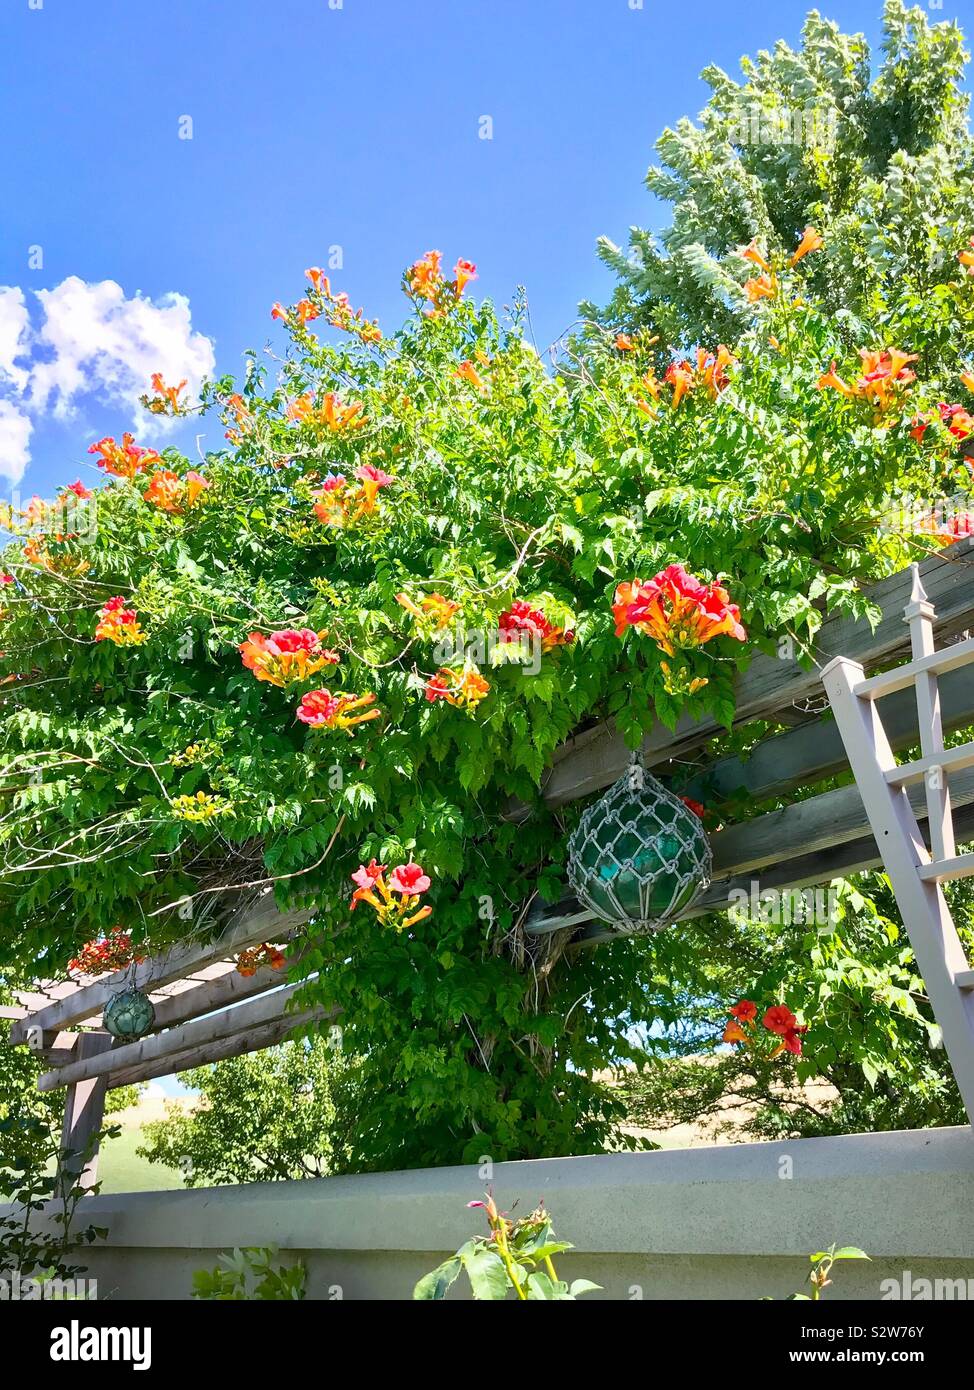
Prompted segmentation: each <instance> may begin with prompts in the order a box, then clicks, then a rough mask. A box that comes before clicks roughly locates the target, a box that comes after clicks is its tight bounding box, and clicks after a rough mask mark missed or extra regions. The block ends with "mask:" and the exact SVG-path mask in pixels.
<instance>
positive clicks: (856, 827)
mask: <svg viewBox="0 0 974 1390" xmlns="http://www.w3.org/2000/svg"><path fill="white" fill-rule="evenodd" d="M950 794H951V803H952V805H953V806H955V807H958V808H960V807H965V806H970V805H971V804H972V803H974V768H968V769H966V770H965V771H963V772H959V773H958V774H957V775H956V776H954V777H952V778H951V779H950ZM908 795H909V798H910V804H911V805H912V807H913V809H914V811H915V813H916V814H917V816H918V817H919V818H921V819H924V818H925V817H926V813H927V810H926V797H925V789H924V787H923V786H922V785H918V786H913V787H911V788H909V790H908ZM869 840H871V836H870V834H869V821H868V818H867V816H866V811H865V808H864V806H863V804H862V798H861V797H860V795H859V790H858V788H857V787H856V786H855V785H854V784H852V785H850V786H848V787H838V788H836V789H835V790H834V791H829V792H822V794H821V795H820V796H813V797H809V798H808V800H807V801H795V802H793V803H792V804H791V805H790V806H786V807H784V809H783V810H780V811H771V812H769V813H768V814H767V815H765V816H757V817H756V818H755V819H754V820H750V821H741V822H740V823H739V824H737V825H729V826H727V827H726V829H724V830H718V831H717V832H716V833H715V834H714V835H713V836H712V837H711V846H712V849H713V853H714V871H713V881H712V883H711V886H710V888H709V889H708V894H707V896H705V897H704V898H701V900H700V902H699V903H698V904H697V905H696V906H695V908H694V909H693V912H692V914H688V915H695V916H698V915H700V914H701V913H703V912H713V911H719V910H720V909H721V908H722V907H724V906H726V904H727V901H728V899H729V897H730V892H731V887H730V885H731V883H732V881H733V882H734V886H735V887H740V886H741V883H740V882H739V880H740V879H741V878H742V877H744V878H747V879H749V878H750V876H751V875H753V874H755V873H757V872H758V871H760V872H761V884H762V886H769V887H770V886H779V887H783V886H786V883H787V885H788V886H794V885H795V883H796V879H795V878H794V877H793V876H792V875H793V874H794V873H795V871H796V867H797V865H798V863H799V861H802V860H805V861H807V860H808V858H809V857H810V856H813V855H819V856H821V857H820V858H819V859H818V861H817V868H818V869H821V870H822V875H821V877H819V878H817V879H815V880H809V881H815V882H820V883H821V882H824V881H826V880H827V879H828V878H834V877H835V876H836V875H837V874H841V873H843V872H852V870H851V868H848V867H847V868H846V869H843V868H842V867H841V854H840V853H839V852H838V851H839V850H840V849H841V847H842V846H844V845H846V844H860V845H862V844H864V843H866V842H868V841H869ZM873 848H874V850H875V845H874V846H873ZM879 859H880V856H879V855H878V853H877V854H876V855H875V859H874V861H873V862H875V863H878V862H879ZM827 864H833V865H836V866H837V867H835V868H834V869H833V870H832V871H831V872H827V871H826V865H827ZM782 871H783V872H784V873H785V874H786V875H787V879H786V880H780V879H779V881H778V882H777V884H776V885H772V882H771V877H770V875H771V874H772V873H776V874H781V873H782ZM591 920H592V914H591V913H589V912H588V911H587V910H586V909H585V908H584V907H582V905H581V904H580V903H579V902H578V900H577V899H576V898H575V897H574V896H573V895H572V894H566V895H565V897H563V898H562V899H561V900H560V902H558V903H554V904H550V905H549V904H546V905H543V906H542V907H540V908H538V909H536V910H535V911H534V912H532V914H531V916H530V917H529V918H528V921H527V924H526V927H525V930H526V931H527V932H528V933H529V934H531V935H541V934H544V933H546V932H551V931H559V930H560V929H561V928H562V927H567V926H577V925H579V924H581V923H582V922H586V921H591Z"/></svg>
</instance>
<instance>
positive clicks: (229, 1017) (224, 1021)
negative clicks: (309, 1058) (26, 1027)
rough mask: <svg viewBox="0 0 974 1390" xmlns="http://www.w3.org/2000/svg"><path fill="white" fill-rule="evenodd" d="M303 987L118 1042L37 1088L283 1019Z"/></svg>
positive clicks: (44, 1078) (46, 1075) (44, 1077)
mask: <svg viewBox="0 0 974 1390" xmlns="http://www.w3.org/2000/svg"><path fill="white" fill-rule="evenodd" d="M302 983H303V982H302ZM301 988H302V984H301V983H299V984H294V985H285V986H284V987H283V988H282V989H277V990H272V991H271V992H270V993H266V994H262V995H260V996H258V998H256V999H251V1000H249V1001H248V1002H247V1003H245V1004H239V1005H236V1006H235V1007H233V1008H229V1009H223V1010H221V1012H220V1013H215V1014H210V1015H209V1016H208V1017H206V1018H194V1019H190V1020H189V1021H188V1022H187V1023H178V1024H177V1025H176V1026H175V1027H174V1028H169V1029H167V1030H166V1031H165V1032H163V1033H152V1034H150V1035H149V1036H148V1037H145V1038H141V1039H140V1040H139V1041H138V1042H131V1043H121V1044H117V1045H116V1046H115V1047H113V1048H112V1050H111V1051H110V1052H105V1053H101V1054H100V1055H99V1056H97V1057H92V1058H90V1059H89V1060H85V1061H79V1062H71V1063H69V1064H68V1066H66V1067H58V1068H57V1069H56V1070H54V1071H47V1072H42V1074H41V1075H40V1076H39V1077H38V1080H37V1089H38V1090H39V1091H53V1090H56V1089H57V1087H59V1086H67V1085H71V1084H72V1083H74V1082H77V1081H86V1080H90V1079H91V1077H93V1076H105V1075H107V1074H108V1073H109V1072H114V1071H119V1070H120V1069H121V1068H123V1067H126V1068H127V1067H135V1066H137V1065H139V1064H140V1063H142V1062H154V1061H156V1060H157V1059H158V1058H161V1057H173V1056H175V1055H176V1054H177V1053H179V1052H186V1051H188V1050H189V1049H191V1048H194V1047H198V1046H201V1045H203V1044H205V1043H210V1042H216V1041H217V1040H218V1039H220V1038H227V1037H231V1036H232V1035H234V1034H238V1033H245V1032H247V1031H248V1030H249V1029H251V1028H254V1027H257V1026H259V1025H260V1024H263V1023H270V1022H271V1021H272V1019H276V1018H282V1017H283V1016H284V1014H285V1012H286V1010H287V1006H288V1004H289V1003H290V1001H291V999H292V998H293V997H294V995H295V994H296V993H297V991H298V990H299V989H301Z"/></svg>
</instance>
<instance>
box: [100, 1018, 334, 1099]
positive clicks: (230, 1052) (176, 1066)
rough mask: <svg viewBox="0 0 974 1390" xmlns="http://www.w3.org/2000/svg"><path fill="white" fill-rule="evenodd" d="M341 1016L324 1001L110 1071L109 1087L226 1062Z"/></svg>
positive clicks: (112, 1087) (131, 1083) (136, 1082)
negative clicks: (246, 1028)
mask: <svg viewBox="0 0 974 1390" xmlns="http://www.w3.org/2000/svg"><path fill="white" fill-rule="evenodd" d="M340 1016H341V1009H338V1008H333V1009H330V1008H328V1007H326V1006H325V1005H323V1004H320V1005H318V1006H317V1007H315V1008H313V1009H305V1010H304V1011H303V1012H301V1013H291V1014H287V1015H285V1017H283V1018H277V1019H274V1020H272V1022H270V1023H264V1024H261V1025H260V1027H257V1028H251V1029H249V1030H248V1031H247V1032H246V1033H234V1034H233V1035H232V1036H231V1037H229V1038H220V1039H219V1041H218V1042H212V1043H206V1044H205V1045H203V1046H202V1047H194V1048H190V1049H188V1050H187V1051H185V1052H177V1053H175V1054H173V1055H169V1056H165V1057H160V1058H156V1060H155V1061H150V1062H142V1063H139V1064H137V1065H136V1066H133V1067H128V1068H126V1069H123V1070H122V1071H118V1072H110V1073H109V1075H108V1089H109V1090H114V1089H115V1088H116V1087H118V1086H134V1085H138V1084H139V1083H140V1082H143V1081H152V1080H154V1079H155V1078H156V1077H158V1076H170V1075H171V1074H173V1073H178V1072H181V1071H189V1070H191V1069H192V1068H193V1067H204V1066H208V1065H209V1064H210V1063H212V1062H224V1061H226V1060H227V1058H229V1057H242V1056H244V1055H245V1054H246V1053H248V1052H261V1051H262V1050H263V1049H264V1048H265V1047H274V1046H275V1045H276V1044H277V1043H280V1042H283V1041H284V1040H285V1039H286V1038H287V1036H288V1035H289V1034H290V1033H293V1032H294V1031H295V1029H297V1028H303V1027H305V1026H306V1025H307V1024H309V1023H322V1022H329V1021H331V1020H333V1019H336V1018H339V1017H340Z"/></svg>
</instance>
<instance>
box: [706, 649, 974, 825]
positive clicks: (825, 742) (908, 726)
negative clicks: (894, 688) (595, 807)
mask: <svg viewBox="0 0 974 1390" xmlns="http://www.w3.org/2000/svg"><path fill="white" fill-rule="evenodd" d="M940 696H941V715H942V719H943V727H944V729H945V730H948V731H949V730H951V729H959V728H963V727H964V725H966V724H974V665H972V666H965V667H963V668H962V669H961V670H959V671H952V672H951V674H950V675H949V676H944V677H943V678H942V679H941V681H940ZM883 725H884V727H885V729H886V732H887V734H888V736H889V741H890V744H891V745H892V747H893V748H894V749H896V750H899V749H902V748H909V747H912V746H913V745H919V742H920V731H919V723H918V720H917V704H916V698H915V696H914V694H913V692H912V690H901V691H899V692H898V693H897V694H895V695H891V696H890V697H889V698H888V699H887V700H886V701H885V703H884V707H883ZM848 766H849V764H848V761H847V759H846V756H845V749H844V748H843V746H842V739H841V737H840V735H839V731H838V728H837V727H836V724H835V720H834V719H833V718H832V716H831V714H829V715H826V716H824V717H823V718H821V719H816V720H814V721H813V722H812V723H805V724H802V725H801V726H800V727H799V728H797V729H789V730H788V732H787V733H784V734H776V735H773V736H772V737H771V738H766V739H762V741H761V742H760V743H759V744H757V746H756V747H755V748H754V749H752V751H751V752H750V753H749V754H747V755H746V756H745V757H733V758H721V759H719V760H718V761H717V762H714V763H711V764H710V765H709V766H707V767H702V768H701V770H700V774H699V776H697V777H695V778H693V780H692V781H691V782H689V783H688V784H687V786H686V788H685V791H686V795H687V796H692V797H694V798H695V799H696V800H698V801H703V802H705V803H707V804H710V805H713V804H714V803H715V802H717V803H719V802H720V801H723V800H726V799H727V798H728V797H731V796H733V795H735V793H744V794H746V795H747V796H749V797H750V798H751V799H752V800H754V801H764V800H768V799H770V798H771V797H778V796H787V795H789V793H791V792H793V791H795V789H796V788H797V787H807V786H810V785H814V784H815V783H816V782H822V781H825V779H826V778H828V777H835V776H836V775H837V774H838V773H840V772H843V771H845V770H846V769H847V768H848Z"/></svg>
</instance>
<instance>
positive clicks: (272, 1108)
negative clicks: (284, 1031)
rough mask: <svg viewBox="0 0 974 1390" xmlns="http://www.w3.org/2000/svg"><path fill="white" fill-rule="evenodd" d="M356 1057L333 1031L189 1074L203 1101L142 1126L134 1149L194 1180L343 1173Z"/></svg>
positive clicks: (188, 1080) (251, 1179)
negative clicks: (140, 1140)
mask: <svg viewBox="0 0 974 1390" xmlns="http://www.w3.org/2000/svg"><path fill="white" fill-rule="evenodd" d="M358 1072H359V1067H358V1064H357V1063H356V1062H355V1061H354V1060H350V1059H348V1058H346V1056H345V1054H344V1053H343V1052H342V1051H341V1049H340V1048H338V1047H335V1046H333V1045H332V1044H331V1043H330V1042H329V1041H328V1040H327V1039H324V1038H314V1039H311V1040H309V1041H303V1042H287V1043H284V1044H283V1045H282V1046H280V1047H274V1048H268V1049H267V1050H266V1051H264V1052H251V1053H249V1054H248V1055H246V1056H243V1057H232V1058H229V1059H228V1060H226V1061H223V1062H217V1063H216V1064H215V1065H213V1066H204V1067H194V1068H193V1069H192V1070H191V1071H188V1072H185V1073H184V1074H183V1078H182V1079H183V1081H184V1082H185V1083H186V1085H187V1086H190V1087H192V1088H193V1089H194V1090H198V1091H199V1093H200V1099H199V1102H198V1104H196V1105H195V1106H194V1107H193V1109H191V1110H181V1109H179V1108H178V1107H176V1106H172V1107H170V1110H169V1113H168V1114H167V1115H166V1118H165V1119H163V1120H150V1121H149V1122H148V1123H147V1124H145V1125H144V1126H143V1128H142V1135H143V1143H142V1144H141V1145H140V1147H139V1149H138V1152H139V1153H140V1154H141V1155H142V1156H143V1157H144V1158H147V1159H149V1161H150V1162H152V1163H163V1164H165V1165H166V1166H167V1167H169V1168H176V1169H178V1170H181V1171H182V1172H183V1174H184V1176H185V1179H186V1185H187V1186H188V1187H200V1186H203V1185H205V1184H207V1183H227V1182H229V1183H237V1182H265V1181H268V1180H269V1179H284V1178H307V1177H321V1176H323V1175H324V1174H325V1173H336V1172H342V1171H344V1169H345V1167H346V1165H347V1162H348V1147H349V1146H348V1137H347V1136H348V1131H349V1129H350V1127H351V1125H352V1116H353V1114H354V1111H355V1105H356V1078H357V1075H358Z"/></svg>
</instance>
